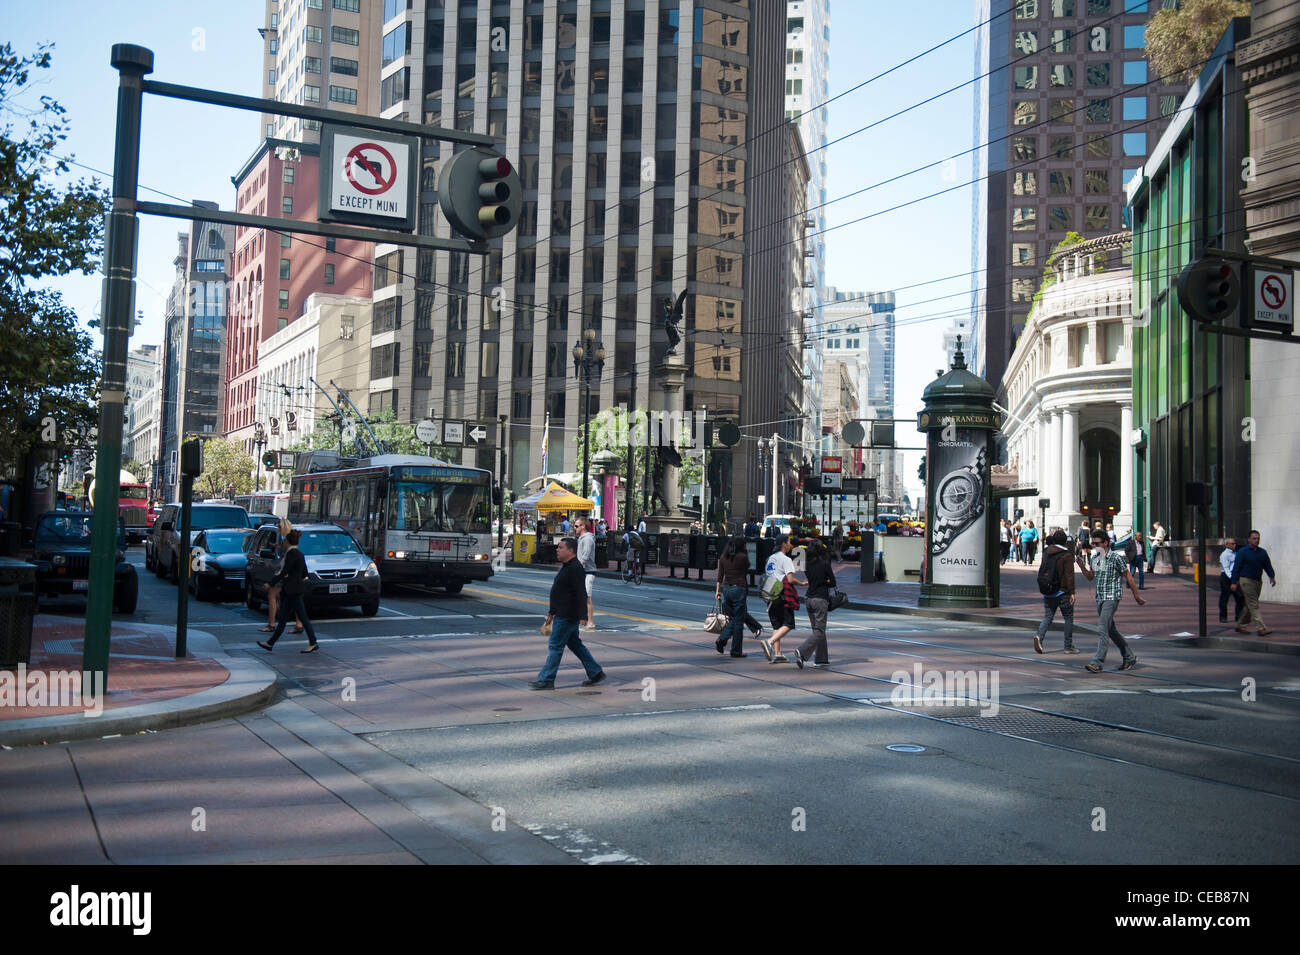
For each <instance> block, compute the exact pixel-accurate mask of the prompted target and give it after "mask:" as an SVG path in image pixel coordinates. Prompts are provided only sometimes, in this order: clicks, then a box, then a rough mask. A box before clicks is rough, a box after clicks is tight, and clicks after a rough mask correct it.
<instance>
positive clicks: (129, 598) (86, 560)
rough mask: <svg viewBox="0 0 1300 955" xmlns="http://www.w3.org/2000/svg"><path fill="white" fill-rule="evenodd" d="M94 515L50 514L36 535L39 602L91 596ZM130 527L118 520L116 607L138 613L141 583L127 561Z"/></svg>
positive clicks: (39, 523) (40, 522) (44, 516)
mask: <svg viewBox="0 0 1300 955" xmlns="http://www.w3.org/2000/svg"><path fill="white" fill-rule="evenodd" d="M93 520H94V516H93V515H92V514H88V513H85V512H82V511H47V512H46V513H44V514H42V515H41V516H40V517H39V518H37V520H36V527H35V529H34V531H33V533H32V563H34V564H35V565H36V588H35V593H36V599H37V601H39V600H40V598H41V595H43V594H44V595H46V596H51V597H59V596H64V595H67V594H79V593H80V594H89V592H90V528H91V522H92V521H93ZM126 547H127V543H126V523H125V522H124V521H123V520H122V518H121V517H119V518H118V519H117V555H116V559H115V561H114V564H113V607H114V608H115V609H116V610H117V611H118V612H120V613H135V605H136V602H137V600H138V598H139V594H140V579H139V578H138V577H137V576H136V573H135V568H134V567H132V566H131V565H130V564H129V563H127V560H126Z"/></svg>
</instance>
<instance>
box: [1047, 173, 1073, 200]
mask: <svg viewBox="0 0 1300 955" xmlns="http://www.w3.org/2000/svg"><path fill="white" fill-rule="evenodd" d="M1047 192H1048V194H1049V195H1053V196H1072V195H1074V173H1072V172H1069V171H1067V170H1063V169H1058V170H1054V171H1052V172H1049V173H1048V174H1047Z"/></svg>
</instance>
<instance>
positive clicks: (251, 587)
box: [244, 524, 379, 617]
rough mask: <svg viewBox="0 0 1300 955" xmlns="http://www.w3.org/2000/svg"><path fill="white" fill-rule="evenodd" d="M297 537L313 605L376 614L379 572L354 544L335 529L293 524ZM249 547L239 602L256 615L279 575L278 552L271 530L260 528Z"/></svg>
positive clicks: (308, 597) (277, 536) (280, 553)
mask: <svg viewBox="0 0 1300 955" xmlns="http://www.w3.org/2000/svg"><path fill="white" fill-rule="evenodd" d="M293 529H294V530H296V531H298V532H300V533H301V534H302V539H301V540H300V541H299V542H298V549H299V550H301V551H302V555H303V557H304V558H306V561H307V592H306V593H305V594H304V595H303V597H304V599H305V600H307V601H308V603H310V604H312V605H315V606H343V607H360V608H361V612H362V613H363V614H365V615H366V616H367V617H373V616H374V615H375V614H376V613H378V612H379V569H378V568H377V567H376V566H375V562H374V561H373V560H371V559H370V556H369V555H368V554H366V553H365V552H364V551H363V550H362V549H361V546H360V545H359V544H358V543H357V542H356V539H355V538H354V537H353V536H352V535H351V534H349V533H348V532H347V530H345V529H344V528H342V527H339V526H338V525H337V524H302V525H294V528H293ZM254 534H255V536H254V538H253V541H252V543H251V544H250V545H249V548H248V567H247V572H246V575H245V578H244V602H245V603H247V604H248V606H249V608H250V609H252V610H260V609H261V607H262V603H263V602H264V601H265V600H266V599H267V594H266V591H267V588H268V587H269V586H270V584H271V580H272V579H273V578H274V577H275V575H276V574H278V573H279V572H280V562H281V560H282V558H283V551H282V549H281V547H280V546H279V545H280V534H279V531H278V529H277V528H276V527H275V526H274V525H270V524H268V525H265V526H263V527H259V528H258V529H257V530H256V531H255V532H254Z"/></svg>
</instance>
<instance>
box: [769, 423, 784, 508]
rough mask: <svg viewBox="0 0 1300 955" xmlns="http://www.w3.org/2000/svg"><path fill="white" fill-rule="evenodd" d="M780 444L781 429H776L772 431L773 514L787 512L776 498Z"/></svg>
mask: <svg viewBox="0 0 1300 955" xmlns="http://www.w3.org/2000/svg"><path fill="white" fill-rule="evenodd" d="M780 446H781V432H779V431H774V432H772V513H773V514H784V513H785V512H784V511H782V510H781V508H780V507H779V506H778V504H779V502H778V501H777V498H776V490H777V487H778V485H777V471H778V467H777V462H778V461H780V459H781V458H780V454H781V452H780Z"/></svg>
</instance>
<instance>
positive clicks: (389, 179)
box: [343, 143, 397, 196]
mask: <svg viewBox="0 0 1300 955" xmlns="http://www.w3.org/2000/svg"><path fill="white" fill-rule="evenodd" d="M343 171H344V172H345V173H346V174H347V177H348V182H350V183H352V185H353V186H354V187H355V188H356V189H357V191H358V192H364V193H365V194H366V195H368V196H379V195H383V194H384V193H385V192H387V191H388V190H389V189H391V188H392V187H393V183H395V182H396V181H397V163H396V162H395V161H394V160H393V154H392V153H390V152H389V151H388V150H387V149H385V148H384V147H383V146H381V145H379V144H378V143H360V144H358V145H356V146H353V147H352V148H351V149H349V150H348V154H347V157H346V158H345V159H344V160H343Z"/></svg>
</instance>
